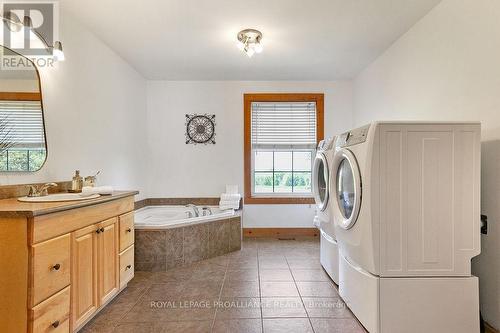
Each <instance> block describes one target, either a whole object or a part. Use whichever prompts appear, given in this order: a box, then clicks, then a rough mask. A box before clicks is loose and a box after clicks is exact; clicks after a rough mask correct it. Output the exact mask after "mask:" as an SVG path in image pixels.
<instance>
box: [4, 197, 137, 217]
mask: <svg viewBox="0 0 500 333" xmlns="http://www.w3.org/2000/svg"><path fill="white" fill-rule="evenodd" d="M137 194H139V191H115V192H114V193H113V194H112V195H101V196H100V197H99V198H96V199H88V200H81V201H65V202H21V201H18V200H17V198H10V199H2V200H0V218H2V217H35V216H40V215H46V214H52V213H57V212H61V211H65V210H69V209H75V208H81V207H86V206H92V205H96V204H101V203H105V202H109V201H113V200H117V199H121V198H125V197H130V196H134V195H137Z"/></svg>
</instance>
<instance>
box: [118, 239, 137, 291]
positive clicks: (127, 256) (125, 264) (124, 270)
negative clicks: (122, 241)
mask: <svg viewBox="0 0 500 333" xmlns="http://www.w3.org/2000/svg"><path fill="white" fill-rule="evenodd" d="M133 277H134V247H133V246H131V247H129V248H128V249H126V250H125V251H123V252H122V253H121V254H120V289H121V288H123V287H125V285H127V283H128V282H129V281H130V280H132V278H133Z"/></svg>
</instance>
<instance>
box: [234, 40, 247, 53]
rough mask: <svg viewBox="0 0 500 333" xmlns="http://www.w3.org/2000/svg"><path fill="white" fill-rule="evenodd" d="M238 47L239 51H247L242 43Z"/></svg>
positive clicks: (237, 44)
mask: <svg viewBox="0 0 500 333" xmlns="http://www.w3.org/2000/svg"><path fill="white" fill-rule="evenodd" d="M236 46H237V47H238V49H239V50H240V51H243V50H244V49H245V44H243V43H242V42H240V41H238V43H236Z"/></svg>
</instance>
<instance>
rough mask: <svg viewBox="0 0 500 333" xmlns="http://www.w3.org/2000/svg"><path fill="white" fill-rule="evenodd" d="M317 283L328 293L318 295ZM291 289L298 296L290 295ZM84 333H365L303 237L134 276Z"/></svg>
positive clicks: (248, 243) (312, 243)
mask: <svg viewBox="0 0 500 333" xmlns="http://www.w3.org/2000/svg"><path fill="white" fill-rule="evenodd" d="M297 263H307V265H298V264H297ZM273 264H274V266H275V267H273ZM278 267H279V268H278ZM273 283H274V284H275V286H274V287H275V288H272V289H274V290H275V291H274V292H273V293H272V294H273V296H268V294H267V291H266V290H263V288H262V287H261V286H262V285H263V284H267V285H270V284H273ZM314 284H319V285H321V287H319V288H322V289H324V290H328V295H329V296H321V297H318V296H315V295H316V291H315V288H313V287H312V285H314ZM292 287H293V288H295V292H294V293H293V294H294V296H289V295H290V290H292V289H293V288H292ZM158 302H161V303H158ZM186 304H188V305H186ZM189 304H192V305H189ZM80 332H81V333H108V332H109V333H110V332H113V333H124V332H142V333H153V332H158V333H160V332H163V333H170V332H175V333H195V332H199V333H209V332H217V333H219V332H231V333H251V332H258V333H262V332H264V333H271V332H284V333H285V332H286V333H295V332H297V333H304V332H315V333H326V332H338V333H365V332H366V331H365V330H364V329H363V328H362V327H361V325H360V324H359V323H358V321H357V320H356V319H355V317H354V315H353V314H352V313H351V312H350V311H349V309H348V308H347V307H346V306H345V304H344V303H343V302H342V300H341V299H340V297H339V296H338V294H337V287H336V286H335V285H334V284H333V283H332V282H331V280H330V279H329V278H328V276H327V275H326V273H325V272H324V271H323V270H322V268H321V265H320V263H319V241H318V239H313V238H302V239H297V240H284V241H279V240H273V239H245V240H244V241H243V242H242V248H241V250H240V251H236V252H232V253H229V254H225V255H222V256H219V257H216V258H212V259H207V260H203V261H200V262H196V263H193V264H191V265H186V266H185V267H179V268H175V269H172V270H169V271H167V272H137V273H136V276H135V278H134V279H133V280H132V281H131V282H130V283H129V286H128V287H127V289H126V290H124V291H123V293H122V294H121V295H119V296H118V297H117V298H116V299H115V300H114V301H113V302H111V303H110V304H109V305H108V306H107V308H105V309H104V310H103V311H102V312H101V313H100V314H99V315H98V316H97V317H96V318H95V319H93V320H92V321H91V322H89V323H88V324H87V325H86V326H85V327H84V328H83V329H82V330H81V331H80Z"/></svg>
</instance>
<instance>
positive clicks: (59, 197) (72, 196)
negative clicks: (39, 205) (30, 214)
mask: <svg viewBox="0 0 500 333" xmlns="http://www.w3.org/2000/svg"><path fill="white" fill-rule="evenodd" d="M99 196H100V195H99V194H92V195H89V196H86V197H82V196H81V195H80V193H55V194H49V195H46V196H44V197H21V198H17V200H19V201H22V202H61V201H81V200H89V199H95V198H99Z"/></svg>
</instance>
